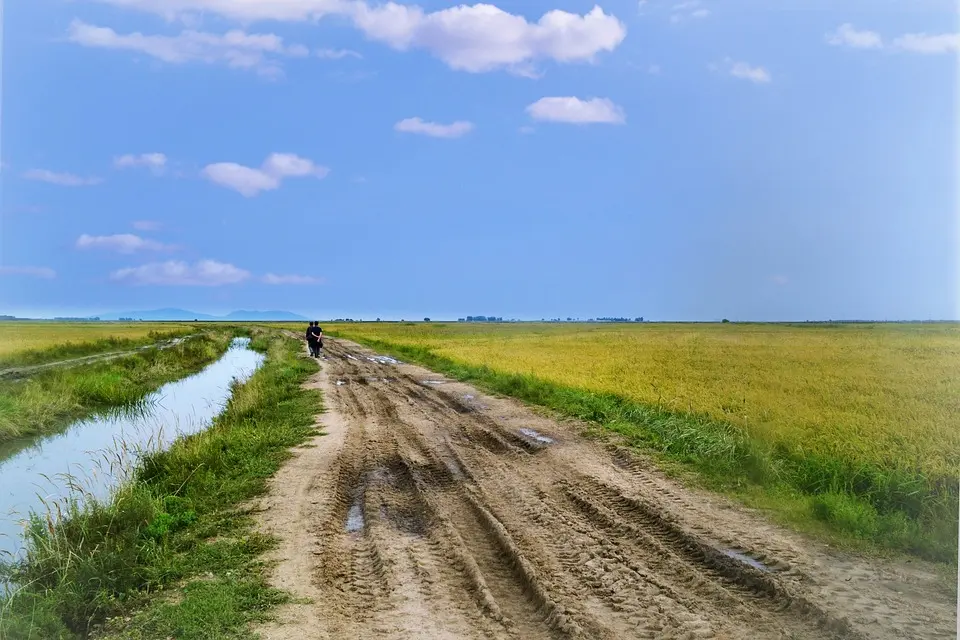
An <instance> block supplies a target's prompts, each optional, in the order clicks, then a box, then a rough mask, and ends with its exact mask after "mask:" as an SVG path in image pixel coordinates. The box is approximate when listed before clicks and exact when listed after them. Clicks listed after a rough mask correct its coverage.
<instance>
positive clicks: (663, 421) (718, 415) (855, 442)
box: [324, 323, 960, 563]
mask: <svg viewBox="0 0 960 640" xmlns="http://www.w3.org/2000/svg"><path fill="white" fill-rule="evenodd" d="M324 328H325V330H327V331H328V332H331V333H336V334H338V335H343V336H345V337H349V338H353V339H357V340H360V341H362V342H365V343H366V344H368V345H371V346H373V347H375V348H378V349H381V350H384V351H388V352H391V353H393V354H394V355H397V356H399V357H404V358H408V359H410V360H414V361H417V362H420V363H421V364H424V365H426V366H428V367H430V368H433V369H435V370H439V371H442V372H444V373H447V374H449V375H452V376H455V377H457V378H459V379H462V380H467V381H470V382H474V383H477V384H480V385H481V386H484V387H486V388H488V389H490V390H493V391H496V392H498V393H503V394H505V395H511V396H514V397H517V398H520V399H523V400H526V401H528V402H531V403H534V404H538V405H541V406H545V407H548V408H550V409H553V410H556V411H559V412H561V413H563V414H565V415H569V416H574V417H577V418H581V419H585V420H588V421H591V422H593V423H596V424H599V425H602V426H603V427H604V429H605V430H606V431H607V432H613V433H616V434H619V436H620V437H622V438H623V439H625V440H626V441H627V442H629V443H630V444H631V445H633V446H636V447H639V448H643V449H644V450H647V451H652V452H655V453H656V454H657V455H658V456H659V457H660V458H661V459H662V460H663V461H665V462H668V463H674V464H676V465H678V466H679V467H678V468H682V469H685V470H687V471H693V472H695V473H696V474H697V477H699V478H700V479H701V480H702V481H703V482H704V483H705V484H707V485H709V486H711V487H713V488H716V489H719V490H722V491H726V492H728V493H733V494H736V495H738V496H739V497H741V498H742V499H745V500H746V501H747V502H749V503H751V504H754V505H759V506H763V507H765V508H767V509H770V510H772V511H773V512H774V513H775V514H778V515H779V516H780V517H781V519H785V520H788V521H790V522H792V523H793V524H796V525H799V526H800V527H801V528H806V529H816V530H822V531H826V532H827V533H828V534H830V535H833V536H834V537H835V539H837V540H838V541H841V542H857V541H859V542H866V543H867V544H868V545H869V546H871V547H872V548H875V549H886V550H893V551H899V552H906V553H909V554H914V555H917V556H920V557H923V558H928V559H933V560H939V561H944V562H953V563H955V562H956V559H957V503H958V483H957V470H958V469H960V326H957V325H932V326H931V325H905V326H904V325H852V326H851V325H837V326H778V325H736V324H733V325H646V326H644V325H640V326H636V325H633V326H624V325H614V326H611V325H574V326H570V325H559V326H558V325H552V326H551V325H481V326H477V325H463V324H446V325H442V324H441V325H420V324H416V325H415V324H412V323H411V324H374V323H368V324H350V325H342V326H334V325H331V326H328V327H324Z"/></svg>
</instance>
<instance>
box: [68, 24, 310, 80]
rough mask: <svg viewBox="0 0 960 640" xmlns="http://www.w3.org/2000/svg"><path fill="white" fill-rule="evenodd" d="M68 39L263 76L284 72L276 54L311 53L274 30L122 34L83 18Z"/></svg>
mask: <svg viewBox="0 0 960 640" xmlns="http://www.w3.org/2000/svg"><path fill="white" fill-rule="evenodd" d="M68 38H69V40H70V41H71V42H73V43H76V44H79V45H82V46H85V47H96V48H101V49H121V50H126V51H136V52H139V53H143V54H145V55H148V56H151V57H153V58H156V59H158V60H162V61H163V62H167V63H171V64H185V63H188V62H202V63H206V64H225V65H227V66H228V67H232V68H235V69H244V70H251V71H256V72H258V73H261V74H263V75H277V74H279V73H281V70H280V66H279V64H278V62H277V60H276V58H277V57H280V56H296V57H303V56H307V55H309V53H310V51H309V50H308V49H307V48H306V47H304V46H303V45H296V44H295V45H289V46H288V45H285V44H284V42H283V38H281V37H280V36H277V35H274V34H272V33H265V34H254V33H252V34H248V33H245V32H243V31H239V30H234V31H228V32H227V33H225V34H223V35H220V34H215V33H204V32H201V31H184V32H182V33H181V34H179V35H176V36H159V35H144V34H142V33H140V32H134V33H129V34H119V33H117V32H116V31H114V30H113V29H111V28H109V27H98V26H95V25H91V24H87V23H85V22H82V21H80V20H74V21H73V22H72V23H71V24H70V28H69V31H68Z"/></svg>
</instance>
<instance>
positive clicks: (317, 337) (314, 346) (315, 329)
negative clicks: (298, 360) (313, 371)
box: [307, 321, 323, 358]
mask: <svg viewBox="0 0 960 640" xmlns="http://www.w3.org/2000/svg"><path fill="white" fill-rule="evenodd" d="M307 340H308V342H309V343H310V355H312V356H313V357H314V358H319V357H320V349H322V348H323V329H321V328H320V323H319V322H317V321H314V322H311V323H310V328H309V329H307Z"/></svg>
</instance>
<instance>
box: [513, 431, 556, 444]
mask: <svg viewBox="0 0 960 640" xmlns="http://www.w3.org/2000/svg"><path fill="white" fill-rule="evenodd" d="M520 433H522V434H523V435H525V436H527V437H528V438H533V439H534V440H536V441H537V442H542V443H543V444H553V443H555V442H556V440H554V439H553V438H549V437H547V436H545V435H543V434H542V433H540V432H539V431H536V430H534V429H520Z"/></svg>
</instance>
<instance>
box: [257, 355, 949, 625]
mask: <svg viewBox="0 0 960 640" xmlns="http://www.w3.org/2000/svg"><path fill="white" fill-rule="evenodd" d="M326 351H327V357H328V359H327V360H326V361H325V362H324V366H323V371H322V372H321V373H320V374H319V375H318V376H316V378H315V379H314V381H313V382H312V383H311V384H313V385H314V386H316V387H317V388H320V389H321V390H322V391H323V392H324V393H325V399H326V404H327V407H328V412H327V413H325V414H324V415H323V416H321V417H320V424H321V425H322V427H323V429H324V431H325V433H326V435H323V436H318V437H317V438H315V439H314V440H313V441H312V442H311V443H310V444H309V445H308V446H307V447H304V448H301V449H299V450H298V451H297V453H296V456H295V457H294V459H293V460H291V461H290V462H289V463H288V464H287V465H286V466H285V467H284V468H283V470H282V471H281V472H280V474H278V476H277V477H276V478H275V479H274V481H273V485H272V490H271V493H270V494H269V496H268V497H267V498H265V499H264V501H263V503H262V504H261V505H260V507H261V509H262V512H261V516H262V526H263V528H264V530H267V531H270V532H273V533H275V534H276V535H278V536H279V537H280V540H281V546H280V548H279V549H278V550H277V552H276V554H275V559H276V560H277V561H278V564H277V565H276V567H275V569H274V570H273V576H272V580H273V583H274V584H275V585H276V586H278V587H280V588H283V589H287V590H289V591H292V592H293V593H295V594H296V595H298V596H301V597H303V598H306V599H309V602H307V603H299V604H294V605H289V606H287V607H286V608H285V609H284V610H283V611H282V613H281V616H280V621H279V622H277V623H272V624H270V625H268V626H266V627H264V628H262V629H259V630H258V631H259V632H260V633H262V634H263V636H264V637H266V638H268V639H274V640H285V639H296V640H307V639H311V638H331V639H336V638H372V637H377V638H398V639H399V638H431V639H432V638H458V639H459V638H467V639H472V638H520V639H524V640H526V639H537V638H598V639H606V638H610V639H613V638H744V639H747V638H749V639H756V638H818V639H819V638H881V639H885V638H890V639H893V638H924V639H930V638H953V637H956V620H955V617H954V606H955V600H954V599H953V597H954V596H952V595H951V593H950V592H949V589H948V588H946V587H945V586H944V581H943V579H942V577H938V576H937V575H936V573H935V572H934V571H932V570H931V568H929V567H926V566H925V565H923V564H922V563H919V562H913V563H906V562H902V563H894V562H886V561H865V560H858V559H852V558H848V557H843V556H841V555H839V554H836V553H833V552H831V551H829V550H828V549H826V548H825V547H822V546H820V545H816V544H811V543H810V542H807V541H805V540H804V539H802V538H801V537H799V536H797V535H795V534H791V533H789V532H786V531H783V530H782V529H780V528H778V527H775V526H772V525H770V524H769V523H767V522H765V521H764V520H763V519H762V518H760V517H759V516H755V515H752V514H749V513H747V512H746V511H745V510H744V509H741V508H738V507H735V506H733V505H732V504H729V503H727V502H726V501H724V500H723V499H721V498H717V497H716V496H713V495H710V494H706V493H701V492H698V491H693V490H690V489H687V488H684V487H683V486H682V485H680V484H679V483H677V482H675V481H672V480H670V479H667V478H666V477H664V476H663V475H662V474H660V473H659V472H657V471H656V470H655V469H653V468H651V467H650V466H649V465H647V464H646V463H645V462H644V461H643V460H642V459H640V458H638V457H636V456H634V455H633V454H630V453H629V452H626V451H623V450H620V449H618V448H617V447H615V446H613V445H610V444H603V443H599V442H596V441H591V440H587V439H584V438H583V437H582V436H581V435H580V433H581V431H582V425H578V424H576V423H572V422H570V423H568V422H557V421H554V420H551V419H547V418H544V417H542V416H539V415H537V414H536V413H534V412H533V411H531V410H529V409H527V408H525V407H523V406H522V405H520V404H518V403H516V402H514V401H511V400H507V399H498V398H493V397H489V396H486V395H484V394H481V393H480V392H478V391H476V390H475V389H472V388H471V387H468V386H466V385H463V384H460V383H456V382H452V381H446V380H444V379H443V378H442V377H440V376H437V375H436V374H432V373H430V372H428V371H426V370H423V369H421V368H419V367H414V366H410V365H401V364H396V363H395V362H391V361H390V360H389V359H384V358H378V357H376V356H375V354H372V353H371V352H369V351H367V350H365V349H362V348H360V347H358V346H357V345H353V344H351V343H348V342H344V341H340V340H337V341H334V340H328V342H327V349H326Z"/></svg>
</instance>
